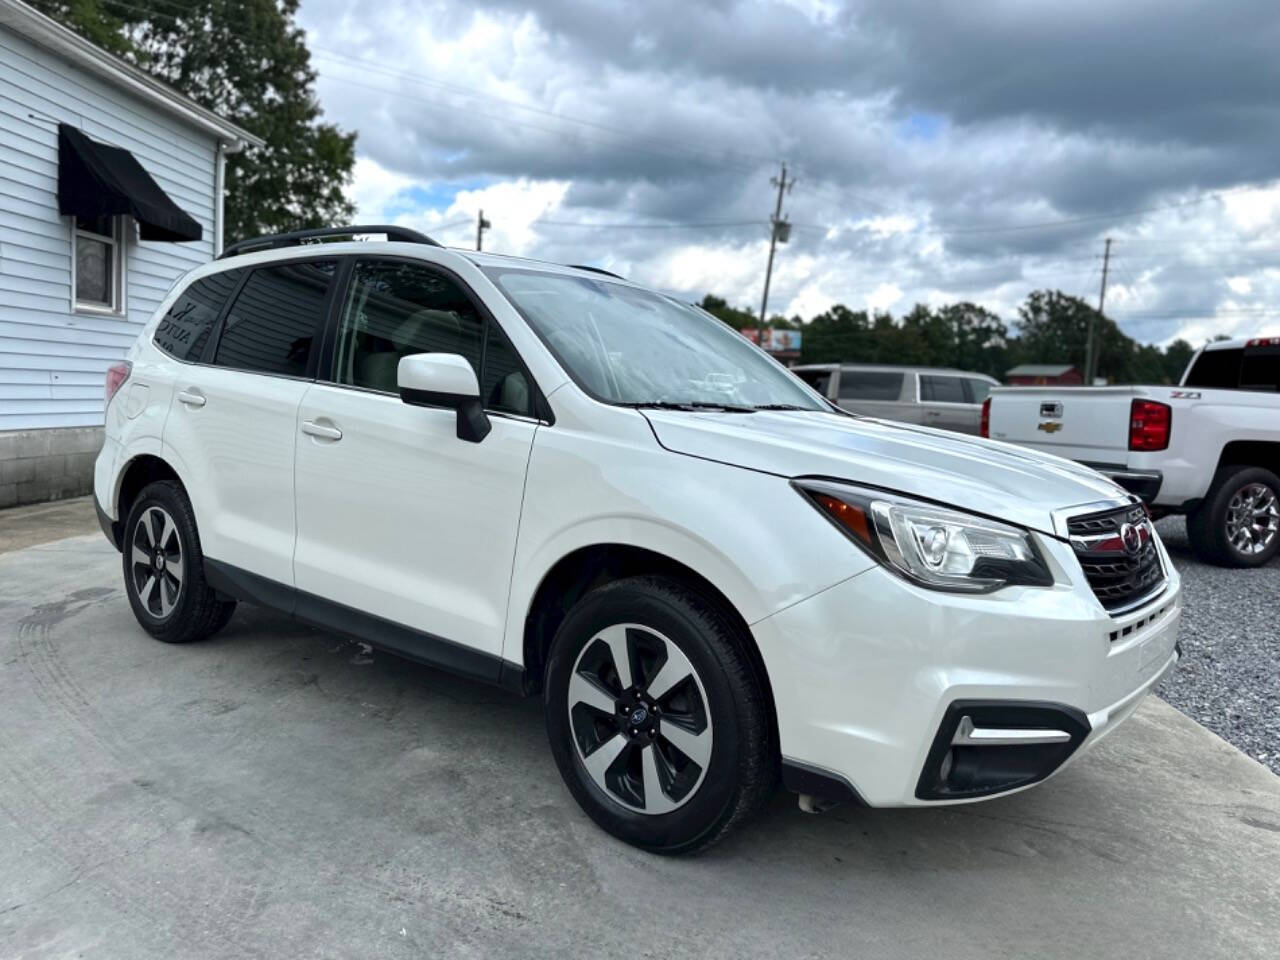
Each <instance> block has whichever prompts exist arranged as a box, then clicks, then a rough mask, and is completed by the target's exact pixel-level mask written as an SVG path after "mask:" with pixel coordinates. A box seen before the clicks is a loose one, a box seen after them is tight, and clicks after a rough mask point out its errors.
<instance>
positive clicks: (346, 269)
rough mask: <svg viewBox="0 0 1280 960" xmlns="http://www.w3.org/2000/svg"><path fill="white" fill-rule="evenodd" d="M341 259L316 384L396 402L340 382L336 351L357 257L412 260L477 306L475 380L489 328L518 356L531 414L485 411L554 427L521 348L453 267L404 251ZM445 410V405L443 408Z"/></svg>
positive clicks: (379, 392) (371, 389)
mask: <svg viewBox="0 0 1280 960" xmlns="http://www.w3.org/2000/svg"><path fill="white" fill-rule="evenodd" d="M339 259H340V260H341V261H343V262H342V265H341V266H340V268H339V270H338V275H337V277H336V279H335V281H334V290H333V297H332V301H331V303H330V305H329V313H328V317H327V319H326V322H325V328H324V333H323V335H322V337H321V340H320V348H319V350H313V351H312V359H313V360H315V364H316V366H315V371H314V377H313V379H314V380H315V381H316V382H317V383H323V384H325V385H327V386H331V387H336V388H338V389H340V390H355V391H358V392H360V393H368V394H372V395H374V396H379V397H395V398H396V400H397V402H398V401H399V399H400V395H399V393H397V392H395V391H390V390H378V389H376V388H374V387H361V386H358V385H356V384H353V383H339V382H338V381H337V380H336V379H335V378H334V375H333V364H334V358H335V354H336V352H337V348H338V333H339V328H340V326H341V324H342V314H343V311H344V309H345V307H346V303H347V297H348V295H349V294H350V291H351V284H352V283H353V282H354V280H355V266H356V261H357V260H379V261H393V262H397V263H409V264H413V265H414V266H416V267H418V268H419V269H422V270H426V271H428V272H429V273H436V274H438V275H439V276H441V277H443V278H444V279H445V280H448V281H450V282H451V283H454V284H456V285H457V287H458V289H459V290H461V291H462V295H463V296H464V297H466V298H467V301H468V302H469V303H470V304H471V306H472V307H473V308H474V309H475V311H476V313H477V314H478V315H479V317H480V319H481V321H483V324H484V329H483V330H482V331H481V338H480V373H479V374H477V376H476V380H477V381H479V383H480V385H481V389H483V386H484V376H483V373H484V366H485V360H486V358H487V356H488V352H489V330H490V329H491V328H494V327H496V328H497V330H498V333H499V334H500V335H501V336H502V338H503V339H504V340H506V342H507V346H508V347H509V348H510V349H511V353H512V355H513V356H514V357H515V358H516V363H517V364H518V366H519V368H520V371H521V372H522V373H523V374H524V376H525V379H526V380H528V382H529V385H530V387H531V388H532V391H533V410H534V412H533V413H532V414H520V413H512V412H510V411H509V410H498V409H496V408H493V407H490V406H488V405H486V406H485V408H484V411H485V413H486V414H488V415H489V416H493V417H506V418H508V419H511V420H521V421H524V422H527V423H541V424H545V425H547V426H551V425H553V424H554V423H555V415H554V414H553V413H552V412H551V405H550V404H549V403H547V400H546V394H545V393H543V391H542V387H541V386H540V385H539V384H538V381H537V380H535V379H534V376H533V372H532V371H531V370H530V369H529V365H528V364H527V363H525V361H524V357H522V356H521V355H520V351H519V350H518V349H517V348H516V345H515V343H514V342H513V341H512V340H511V337H510V336H509V335H508V334H507V331H506V330H504V329H503V328H502V324H501V323H499V322H498V319H497V317H495V316H494V315H493V311H492V310H490V309H489V308H488V306H487V305H486V304H485V302H484V299H483V298H482V297H480V296H479V295H478V294H477V293H476V292H475V290H474V289H472V287H471V285H470V284H469V283H467V282H466V281H465V280H464V279H463V278H462V277H460V276H459V275H458V274H457V273H456V272H454V271H453V270H450V269H449V268H448V267H447V266H445V265H444V264H440V263H436V262H435V261H433V260H424V259H422V258H419V257H406V256H404V255H403V254H390V253H376V252H373V253H344V254H342V255H341V256H340V257H339ZM442 409H443V408H442Z"/></svg>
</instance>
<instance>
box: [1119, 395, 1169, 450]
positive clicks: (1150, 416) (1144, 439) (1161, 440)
mask: <svg viewBox="0 0 1280 960" xmlns="http://www.w3.org/2000/svg"><path fill="white" fill-rule="evenodd" d="M1172 424H1173V410H1172V408H1171V407H1170V406H1169V405H1168V404H1167V403H1157V402H1156V401H1154V400H1134V401H1133V403H1132V404H1130V406H1129V449H1130V450H1166V449H1168V447H1169V428H1170V427H1171V426H1172Z"/></svg>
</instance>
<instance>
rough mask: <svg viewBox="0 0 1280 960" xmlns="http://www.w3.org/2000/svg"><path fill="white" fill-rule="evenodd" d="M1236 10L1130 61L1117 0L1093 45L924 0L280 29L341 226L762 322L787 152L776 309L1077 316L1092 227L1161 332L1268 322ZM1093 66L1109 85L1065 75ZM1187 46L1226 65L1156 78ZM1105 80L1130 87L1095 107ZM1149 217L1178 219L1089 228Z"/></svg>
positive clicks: (1069, 34) (756, 1) (1262, 57)
mask: <svg viewBox="0 0 1280 960" xmlns="http://www.w3.org/2000/svg"><path fill="white" fill-rule="evenodd" d="M1139 6H1141V5H1139ZM1226 6H1227V7H1229V8H1230V10H1226V11H1217V12H1213V11H1209V9H1208V8H1206V7H1204V5H1202V4H1196V3H1194V2H1192V0H1166V3H1165V4H1164V5H1162V16H1161V17H1160V18H1158V20H1157V21H1152V22H1150V23H1147V24H1146V26H1145V27H1144V33H1143V36H1144V43H1143V44H1142V45H1141V46H1140V48H1135V47H1133V45H1132V43H1131V41H1127V40H1125V39H1124V36H1125V30H1127V29H1130V27H1132V26H1133V24H1135V23H1136V22H1138V21H1142V20H1143V16H1140V15H1139V13H1138V12H1137V11H1136V9H1135V8H1133V7H1125V6H1124V5H1120V7H1119V8H1115V9H1112V7H1108V8H1107V10H1108V15H1109V16H1113V17H1118V18H1119V21H1118V22H1119V23H1120V24H1121V26H1117V28H1116V29H1115V30H1112V31H1107V32H1104V34H1102V35H1097V36H1095V35H1093V34H1089V37H1088V41H1087V43H1086V41H1085V33H1083V32H1082V29H1083V28H1082V24H1084V23H1085V22H1086V21H1087V20H1088V19H1089V18H1088V17H1085V18H1084V20H1081V18H1080V16H1079V14H1078V13H1077V14H1065V13H1061V11H1059V12H1058V13H1054V12H1053V11H1049V10H1045V9H1042V5H1040V6H1036V5H1031V6H1028V5H1025V4H1016V3H1001V4H995V5H991V9H990V10H988V11H987V12H986V13H985V14H984V16H983V17H982V18H978V19H977V20H975V19H974V18H973V17H972V15H971V9H970V8H971V4H967V3H963V2H943V0H936V2H930V3H929V4H927V5H924V6H922V5H920V4H918V3H910V2H907V0H895V2H885V3H879V2H877V0H864V2H862V3H859V4H858V5H857V6H856V7H854V8H850V7H849V6H847V5H846V4H843V3H840V2H838V0H717V2H715V3H698V2H693V0H649V2H646V3H644V4H619V5H615V6H613V7H611V8H610V9H609V11H608V12H607V13H606V12H600V11H596V10H594V9H593V8H592V7H591V6H590V5H584V4H581V3H579V2H576V0H542V2H540V3H538V4H536V5H535V4H529V5H527V6H525V5H522V4H521V3H520V0H475V2H471V3H466V4H464V3H461V2H459V0H422V2H421V3H415V4H406V3H401V2H396V0H388V2H387V3H385V4H380V5H379V7H378V17H377V18H370V17H368V16H367V14H366V13H365V11H364V10H363V8H360V7H358V6H356V5H353V4H351V3H350V2H349V0H308V2H307V3H306V4H304V5H303V7H302V8H301V10H300V12H299V20H300V22H301V24H302V25H303V26H304V27H305V28H306V29H307V31H308V36H309V42H310V44H311V48H312V50H313V52H314V53H315V54H316V61H315V65H316V67H317V69H318V70H319V74H320V80H319V83H318V90H319V94H320V99H321V102H322V103H323V105H324V108H325V112H326V117H327V119H331V120H334V121H336V122H337V123H338V124H339V125H340V126H342V127H344V128H345V129H354V130H356V131H357V132H358V133H359V141H358V144H357V146H358V151H359V159H358V161H357V165H356V169H355V177H354V184H353V187H352V196H353V197H354V199H355V201H356V203H357V204H358V207H359V211H360V214H359V215H360V217H361V219H365V220H380V219H388V218H391V219H394V220H396V221H397V222H401V223H405V224H406V225H413V226H417V227H420V228H422V229H425V230H428V231H435V232H437V233H439V235H440V239H441V240H442V241H443V242H446V243H452V244H457V245H462V246H470V245H472V244H473V243H474V218H475V215H476V212H477V211H478V210H479V209H480V208H483V209H484V210H485V214H486V216H487V217H489V218H490V219H491V220H492V222H493V229H492V230H491V231H490V232H489V233H488V234H487V235H486V241H485V247H486V249H493V250H497V251H502V252H509V253H515V254H522V255H528V256H533V257H539V258H543V259H549V260H558V261H561V262H577V263H582V262H588V263H598V264H601V265H603V266H606V267H609V268H612V269H617V270H619V271H620V272H624V273H626V274H627V275H629V276H633V277H635V278H637V279H640V280H643V281H646V282H649V283H652V284H654V285H656V286H659V287H661V288H663V289H667V290H670V291H673V292H679V293H681V294H682V295H687V296H689V297H691V298H697V297H700V296H701V295H702V294H703V293H707V292H712V293H717V294H719V295H720V296H723V297H725V298H726V299H727V300H729V301H730V302H731V303H734V304H735V305H738V306H746V307H750V308H751V309H753V310H755V309H758V307H759V302H760V292H761V287H762V283H763V274H764V263H765V259H766V253H767V251H766V242H765V240H764V236H765V231H766V229H767V228H766V227H765V221H766V218H767V217H768V216H769V214H770V213H771V212H772V207H773V197H774V195H773V192H772V189H771V187H770V185H769V178H770V176H772V175H774V174H776V172H777V160H779V159H782V158H783V157H785V158H786V159H787V160H788V162H789V169H790V171H791V173H792V174H793V175H794V176H796V177H797V185H796V187H795V189H794V191H793V192H791V193H790V194H788V195H787V197H786V200H785V204H784V210H785V212H786V213H787V214H788V215H789V216H790V219H791V221H792V222H793V223H794V224H795V225H796V230H795V231H794V233H793V235H792V239H791V242H790V243H788V244H786V245H784V246H781V247H780V248H779V250H778V257H777V261H776V264H775V274H774V279H773V284H772V289H771V294H770V305H771V307H770V312H781V313H786V314H788V315H791V314H795V313H799V314H800V315H802V316H805V317H808V316H812V315H813V314H814V313H817V312H820V311H822V310H824V309H827V308H828V307H830V306H831V305H832V304H833V303H835V302H843V303H845V304H847V305H848V306H850V307H852V308H854V309H879V310H894V311H896V312H898V313H901V312H903V311H904V310H906V309H908V308H909V307H910V305H911V304H913V303H916V302H925V303H932V304H940V303H943V302H947V301H949V300H953V299H965V300H972V301H974V302H977V303H980V304H983V305H984V306H987V307H988V308H990V309H993V310H995V311H997V312H998V313H1000V314H1001V315H1002V316H1003V317H1004V318H1005V319H1006V320H1013V319H1014V318H1015V317H1016V310H1017V306H1018V304H1019V303H1021V302H1022V300H1023V299H1024V298H1025V297H1026V295H1027V293H1028V292H1030V291H1031V290H1033V289H1037V288H1042V287H1050V288H1056V289H1061V290H1063V291H1064V292H1066V293H1070V294H1074V295H1077V296H1082V297H1085V298H1087V299H1089V300H1090V301H1095V299H1096V296H1097V291H1098V282H1099V279H1100V276H1099V273H1100V266H1101V264H1100V259H1099V254H1100V253H1101V250H1102V239H1103V237H1104V236H1110V237H1112V238H1113V240H1114V243H1113V263H1112V273H1111V276H1110V283H1111V288H1110V290H1109V293H1108V306H1109V313H1111V315H1112V316H1114V317H1115V318H1116V319H1117V320H1118V322H1119V323H1120V324H1121V326H1122V328H1123V329H1125V330H1126V332H1128V333H1129V334H1130V335H1132V336H1135V337H1137V338H1138V339H1140V340H1144V341H1148V342H1161V343H1162V342H1167V341H1168V340H1170V339H1172V338H1173V337H1176V336H1180V335H1181V336H1186V337H1188V338H1192V337H1202V336H1204V335H1211V334H1212V333H1216V332H1227V333H1230V332H1234V331H1236V330H1247V332H1252V331H1253V330H1255V329H1259V328H1261V329H1262V330H1267V329H1271V324H1272V323H1273V320H1274V319H1275V317H1276V316H1277V315H1278V314H1277V311H1280V307H1277V306H1276V304H1280V274H1277V272H1276V271H1275V270H1273V269H1272V267H1271V264H1273V263H1275V262H1277V257H1278V256H1280V186H1265V185H1257V182H1258V180H1259V179H1260V178H1261V177H1263V176H1266V175H1267V171H1270V170H1272V169H1274V167H1273V164H1272V159H1273V158H1272V157H1271V153H1272V152H1273V145H1274V142H1275V137H1276V134H1277V132H1278V130H1277V126H1278V125H1277V122H1276V119H1275V117H1276V115H1277V113H1280V107H1276V108H1275V109H1274V110H1273V108H1272V105H1273V104H1275V103H1280V101H1276V100H1275V98H1274V95H1273V94H1274V77H1273V73H1272V71H1273V69H1274V64H1273V61H1274V58H1273V57H1271V56H1270V54H1269V52H1268V51H1269V48H1267V47H1266V45H1265V44H1258V45H1256V49H1255V47H1254V46H1251V45H1250V44H1248V43H1246V42H1245V41H1244V40H1242V39H1240V38H1242V37H1245V36H1247V35H1253V36H1262V35H1264V34H1263V33H1262V32H1261V31H1262V29H1263V27H1268V28H1269V29H1273V28H1274V25H1275V23H1276V20H1277V17H1276V11H1274V10H1273V9H1271V8H1270V6H1268V5H1264V4H1263V3H1262V2H1261V0H1257V2H1255V3H1252V4H1251V3H1250V0H1238V2H1237V0H1230V2H1227V3H1226ZM1144 16H1145V15H1144ZM1047 18H1050V19H1052V20H1053V22H1054V24H1055V26H1054V27H1053V30H1052V31H1051V32H1052V33H1053V35H1054V36H1055V37H1056V38H1058V39H1057V41H1056V42H1055V44H1054V45H1051V47H1049V48H1046V47H1044V45H1043V44H1042V43H1041V42H1040V38H1041V37H1042V36H1043V35H1044V34H1045V30H1046V24H1047V23H1048V22H1049V19H1047ZM1241 18H1244V19H1243V20H1242V19H1241ZM1207 21H1213V22H1215V23H1216V22H1217V21H1221V22H1222V24H1223V25H1224V26H1225V25H1229V24H1236V25H1237V26H1238V25H1240V24H1241V23H1244V22H1256V23H1257V26H1258V29H1257V30H1255V31H1246V30H1234V31H1233V30H1228V29H1218V28H1215V33H1214V35H1215V36H1218V37H1220V38H1224V39H1223V40H1222V43H1220V44H1217V45H1211V46H1210V47H1204V45H1203V43H1202V37H1203V35H1204V30H1203V29H1202V27H1203V23H1204V22H1207ZM1124 24H1128V25H1129V27H1125V26H1123V25H1124ZM993 43H994V44H998V45H999V48H1000V49H1001V50H1002V51H1003V53H1002V56H1001V57H999V58H996V59H994V60H993V59H991V58H990V57H989V56H986V55H985V51H987V50H989V49H991V48H992V44H993ZM952 48H954V49H952ZM1086 50H1087V51H1088V53H1089V56H1090V57H1091V58H1092V59H1091V60H1090V64H1091V65H1094V66H1102V67H1106V68H1107V69H1090V70H1082V69H1081V62H1080V59H1079V57H1080V51H1086ZM1187 50H1193V51H1195V52H1196V54H1197V55H1198V56H1199V55H1203V57H1205V58H1208V60H1210V61H1212V63H1213V64H1216V65H1217V69H1218V70H1219V72H1218V73H1216V74H1210V73H1206V70H1205V69H1201V68H1200V67H1198V68H1197V71H1195V72H1193V73H1192V74H1186V72H1185V71H1173V72H1169V71H1168V70H1167V69H1164V67H1162V65H1165V66H1166V67H1167V64H1170V63H1181V62H1188V60H1187V57H1185V56H1182V55H1181V53H1180V52H1185V51H1187ZM975 51H977V52H976V53H975ZM1162 69H1164V72H1161V70H1162ZM1206 69H1207V68H1206ZM1097 78H1106V83H1107V86H1108V88H1109V89H1111V90H1115V91H1123V94H1124V95H1123V96H1119V95H1116V96H1110V95H1105V96H1104V95H1103V94H1101V93H1099V92H1098V90H1097V89H1095V83H1096V82H1097ZM1224 83H1225V84H1227V87H1225V88H1224V87H1223V86H1222V84H1224ZM1215 84H1218V86H1215ZM1223 89H1230V90H1231V91H1232V93H1231V96H1226V95H1224V94H1223V93H1222V90H1223ZM1242 117H1247V118H1248V119H1247V122H1244V121H1242V120H1241V118H1242ZM565 118H573V120H575V121H581V122H571V121H570V120H567V119H565ZM1250 183H1253V184H1254V185H1253V186H1251V187H1248V188H1247V189H1240V186H1241V185H1247V184H1250ZM1223 190H1226V191H1228V192H1226V193H1224V194H1223V195H1222V196H1221V198H1220V199H1218V198H1216V197H1214V198H1212V199H1209V200H1207V201H1204V198H1205V197H1206V196H1209V195H1211V194H1213V193H1214V192H1215V191H1223ZM1202 201H1204V202H1202ZM1163 204H1181V205H1180V206H1170V207H1169V208H1168V209H1163V210H1156V211H1153V212H1149V213H1146V214H1143V215H1141V216H1121V217H1116V218H1113V219H1109V220H1108V219H1090V218H1091V217H1097V216H1098V215H1099V214H1103V213H1106V212H1107V211H1120V212H1127V211H1135V210H1145V209H1147V208H1149V207H1159V206H1161V205H1163ZM542 219H546V220H557V221H566V222H586V221H591V222H596V223H604V224H610V225H611V226H608V227H602V228H599V229H590V228H582V227H552V226H549V225H540V224H537V223H536V222H535V221H538V220H542ZM1064 220H1065V221H1068V222H1065V223H1059V224H1058V225H1056V226H1049V227H1035V228H1034V229H1026V230H1007V229H1004V228H1007V227H1009V226H1011V225H1028V226H1032V225H1036V224H1043V223H1044V222H1052V221H1064ZM459 221H464V222H462V223H460V224H459V225H457V226H452V224H455V223H458V222H459ZM1073 221H1074V222H1073ZM620 223H623V224H625V223H644V224H649V225H653V224H660V223H684V224H726V225H725V226H698V227H697V228H690V229H687V230H683V229H682V230H674V229H673V230H660V229H627V228H625V227H619V226H616V224H620ZM993 228H994V229H993Z"/></svg>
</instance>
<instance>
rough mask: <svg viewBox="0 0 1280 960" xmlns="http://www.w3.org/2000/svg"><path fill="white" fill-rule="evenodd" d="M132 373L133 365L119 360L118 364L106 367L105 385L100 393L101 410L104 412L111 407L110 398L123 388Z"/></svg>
mask: <svg viewBox="0 0 1280 960" xmlns="http://www.w3.org/2000/svg"><path fill="white" fill-rule="evenodd" d="M132 372H133V364H132V363H130V362H129V361H128V360H121V361H120V362H119V363H113V364H112V365H111V366H109V367H107V383H106V387H105V388H104V389H103V391H102V408H103V409H104V410H105V409H106V408H107V407H109V406H110V405H111V398H112V397H114V396H115V395H116V394H117V393H119V391H120V388H121V387H123V386H124V383H125V381H126V380H128V379H129V374H130V373H132Z"/></svg>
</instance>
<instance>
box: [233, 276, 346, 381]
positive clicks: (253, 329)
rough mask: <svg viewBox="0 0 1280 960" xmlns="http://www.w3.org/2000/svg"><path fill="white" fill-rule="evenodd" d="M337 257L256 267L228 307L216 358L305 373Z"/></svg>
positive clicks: (255, 368) (257, 369)
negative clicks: (334, 259) (229, 307)
mask: <svg viewBox="0 0 1280 960" xmlns="http://www.w3.org/2000/svg"><path fill="white" fill-rule="evenodd" d="M335 263H336V261H333V260H295V261H291V262H288V263H280V264H275V265H274V266H270V267H259V268H258V269H256V270H254V271H253V273H252V274H250V276H249V279H248V280H246V281H245V284H244V286H243V287H241V289H240V293H239V294H238V295H237V296H236V299H235V302H234V303H233V304H232V305H231V309H230V310H229V311H227V318H226V320H225V321H224V322H223V325H222V333H221V335H220V336H219V338H218V349H217V356H216V357H215V359H214V363H216V364H217V365H218V366H220V367H233V368H235V369H237V370H249V371H252V372H254V373H270V374H276V375H277V376H286V377H303V376H307V369H308V366H307V365H308V362H309V361H310V358H311V351H312V350H313V349H314V347H315V345H316V338H317V337H318V336H319V331H320V329H321V325H322V324H323V322H324V312H325V305H326V304H327V302H328V294H329V287H330V284H332V282H333V277H334V273H335Z"/></svg>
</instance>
